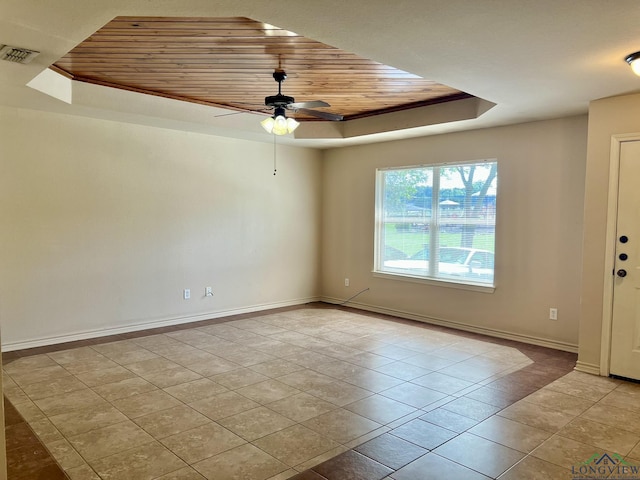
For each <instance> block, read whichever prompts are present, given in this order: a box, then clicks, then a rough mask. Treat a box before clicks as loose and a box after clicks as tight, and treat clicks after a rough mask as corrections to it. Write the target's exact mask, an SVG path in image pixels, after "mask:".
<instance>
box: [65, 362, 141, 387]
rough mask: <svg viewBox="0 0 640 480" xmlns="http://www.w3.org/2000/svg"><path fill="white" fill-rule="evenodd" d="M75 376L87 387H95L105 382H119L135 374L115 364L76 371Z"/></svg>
mask: <svg viewBox="0 0 640 480" xmlns="http://www.w3.org/2000/svg"><path fill="white" fill-rule="evenodd" d="M76 377H77V378H78V380H80V381H81V382H83V383H85V384H86V385H87V386H89V387H96V386H98V385H104V384H106V383H114V382H119V381H120V380H127V379H130V378H135V377H136V374H135V373H133V372H132V371H130V370H127V369H126V368H124V367H122V366H120V365H116V366H114V367H109V368H100V369H98V370H89V371H87V372H83V373H78V374H76Z"/></svg>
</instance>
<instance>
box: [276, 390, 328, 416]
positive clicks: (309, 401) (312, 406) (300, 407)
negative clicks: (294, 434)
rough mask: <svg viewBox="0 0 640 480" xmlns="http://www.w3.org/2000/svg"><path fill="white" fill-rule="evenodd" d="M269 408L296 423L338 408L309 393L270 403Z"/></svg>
mask: <svg viewBox="0 0 640 480" xmlns="http://www.w3.org/2000/svg"><path fill="white" fill-rule="evenodd" d="M267 407H268V408H270V409H271V410H274V411H276V412H278V413H280V414H281V415H284V416H285V417H287V418H290V419H291V420H293V421H295V422H304V421H305V420H309V419H310V418H313V417H317V416H318V415H322V414H323V413H327V412H330V411H331V410H335V409H336V408H338V407H337V406H336V405H334V404H333V403H329V402H326V401H324V400H322V399H320V398H318V397H314V396H313V395H309V394H307V393H299V394H297V395H292V396H290V397H286V398H283V399H281V400H277V401H275V402H272V403H268V404H267Z"/></svg>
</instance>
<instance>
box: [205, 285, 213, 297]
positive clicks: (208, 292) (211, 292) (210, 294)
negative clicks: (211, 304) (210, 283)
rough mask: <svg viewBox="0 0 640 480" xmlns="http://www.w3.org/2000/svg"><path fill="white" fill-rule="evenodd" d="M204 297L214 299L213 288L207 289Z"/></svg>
mask: <svg viewBox="0 0 640 480" xmlns="http://www.w3.org/2000/svg"><path fill="white" fill-rule="evenodd" d="M204 296H205V297H213V288H212V287H205V289H204Z"/></svg>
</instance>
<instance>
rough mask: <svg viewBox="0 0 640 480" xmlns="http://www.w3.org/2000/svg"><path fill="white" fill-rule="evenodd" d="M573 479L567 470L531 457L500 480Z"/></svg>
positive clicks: (518, 464) (508, 471) (511, 469)
mask: <svg viewBox="0 0 640 480" xmlns="http://www.w3.org/2000/svg"><path fill="white" fill-rule="evenodd" d="M571 478H572V476H571V474H570V471H569V470H567V469H566V468H562V467H559V466H557V465H554V464H553V463H549V462H545V461H544V460H540V459H538V458H536V457H530V456H529V457H526V458H524V459H523V460H522V461H520V462H518V463H517V464H516V465H514V466H513V467H512V468H510V469H509V470H507V472H506V473H505V474H504V475H502V476H500V480H569V479H571Z"/></svg>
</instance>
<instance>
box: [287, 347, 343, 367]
mask: <svg viewBox="0 0 640 480" xmlns="http://www.w3.org/2000/svg"><path fill="white" fill-rule="evenodd" d="M284 359H285V360H287V361H289V362H292V363H295V364H297V365H301V366H303V367H305V368H315V367H317V366H318V365H322V364H323V363H329V362H334V361H335V360H336V359H335V358H333V357H329V356H328V355H322V354H321V353H318V352H314V351H310V350H306V349H305V350H304V351H303V352H300V353H296V354H294V355H289V356H287V357H284Z"/></svg>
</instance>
